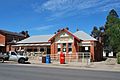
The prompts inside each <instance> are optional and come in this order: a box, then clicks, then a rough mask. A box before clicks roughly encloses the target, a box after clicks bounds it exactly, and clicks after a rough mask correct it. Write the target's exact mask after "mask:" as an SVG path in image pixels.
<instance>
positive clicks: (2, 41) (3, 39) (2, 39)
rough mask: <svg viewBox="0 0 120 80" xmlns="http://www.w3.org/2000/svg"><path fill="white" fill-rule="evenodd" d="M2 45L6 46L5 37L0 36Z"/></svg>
mask: <svg viewBox="0 0 120 80" xmlns="http://www.w3.org/2000/svg"><path fill="white" fill-rule="evenodd" d="M0 44H4V45H5V36H4V35H2V34H0Z"/></svg>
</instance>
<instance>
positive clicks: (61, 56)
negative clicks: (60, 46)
mask: <svg viewBox="0 0 120 80" xmlns="http://www.w3.org/2000/svg"><path fill="white" fill-rule="evenodd" d="M60 64H65V54H63V53H62V52H61V53H60Z"/></svg>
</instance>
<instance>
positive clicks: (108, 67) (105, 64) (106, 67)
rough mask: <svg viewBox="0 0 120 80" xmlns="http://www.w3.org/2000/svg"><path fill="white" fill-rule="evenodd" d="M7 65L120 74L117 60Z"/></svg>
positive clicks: (33, 62)
mask: <svg viewBox="0 0 120 80" xmlns="http://www.w3.org/2000/svg"><path fill="white" fill-rule="evenodd" d="M5 63H7V64H12V65H24V66H37V67H52V68H67V69H84V70H100V71H118V72H120V64H117V63H116V61H115V60H113V59H112V60H111V59H110V60H109V59H108V60H106V61H101V62H91V63H89V64H87V63H84V64H83V63H80V62H70V63H66V64H60V62H59V61H56V62H55V61H54V62H52V63H49V64H46V63H42V62H41V61H38V60H29V61H28V62H27V63H26V64H18V63H17V62H13V61H5Z"/></svg>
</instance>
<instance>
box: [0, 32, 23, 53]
mask: <svg viewBox="0 0 120 80" xmlns="http://www.w3.org/2000/svg"><path fill="white" fill-rule="evenodd" d="M23 39H25V36H24V35H22V34H20V33H16V32H10V31H6V30H0V52H6V51H10V50H12V47H11V45H14V44H16V42H17V41H20V40H23Z"/></svg>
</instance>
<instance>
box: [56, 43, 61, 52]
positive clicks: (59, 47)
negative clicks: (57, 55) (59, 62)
mask: <svg viewBox="0 0 120 80" xmlns="http://www.w3.org/2000/svg"><path fill="white" fill-rule="evenodd" d="M57 47H58V52H60V49H61V46H60V44H58V45H57Z"/></svg>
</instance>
